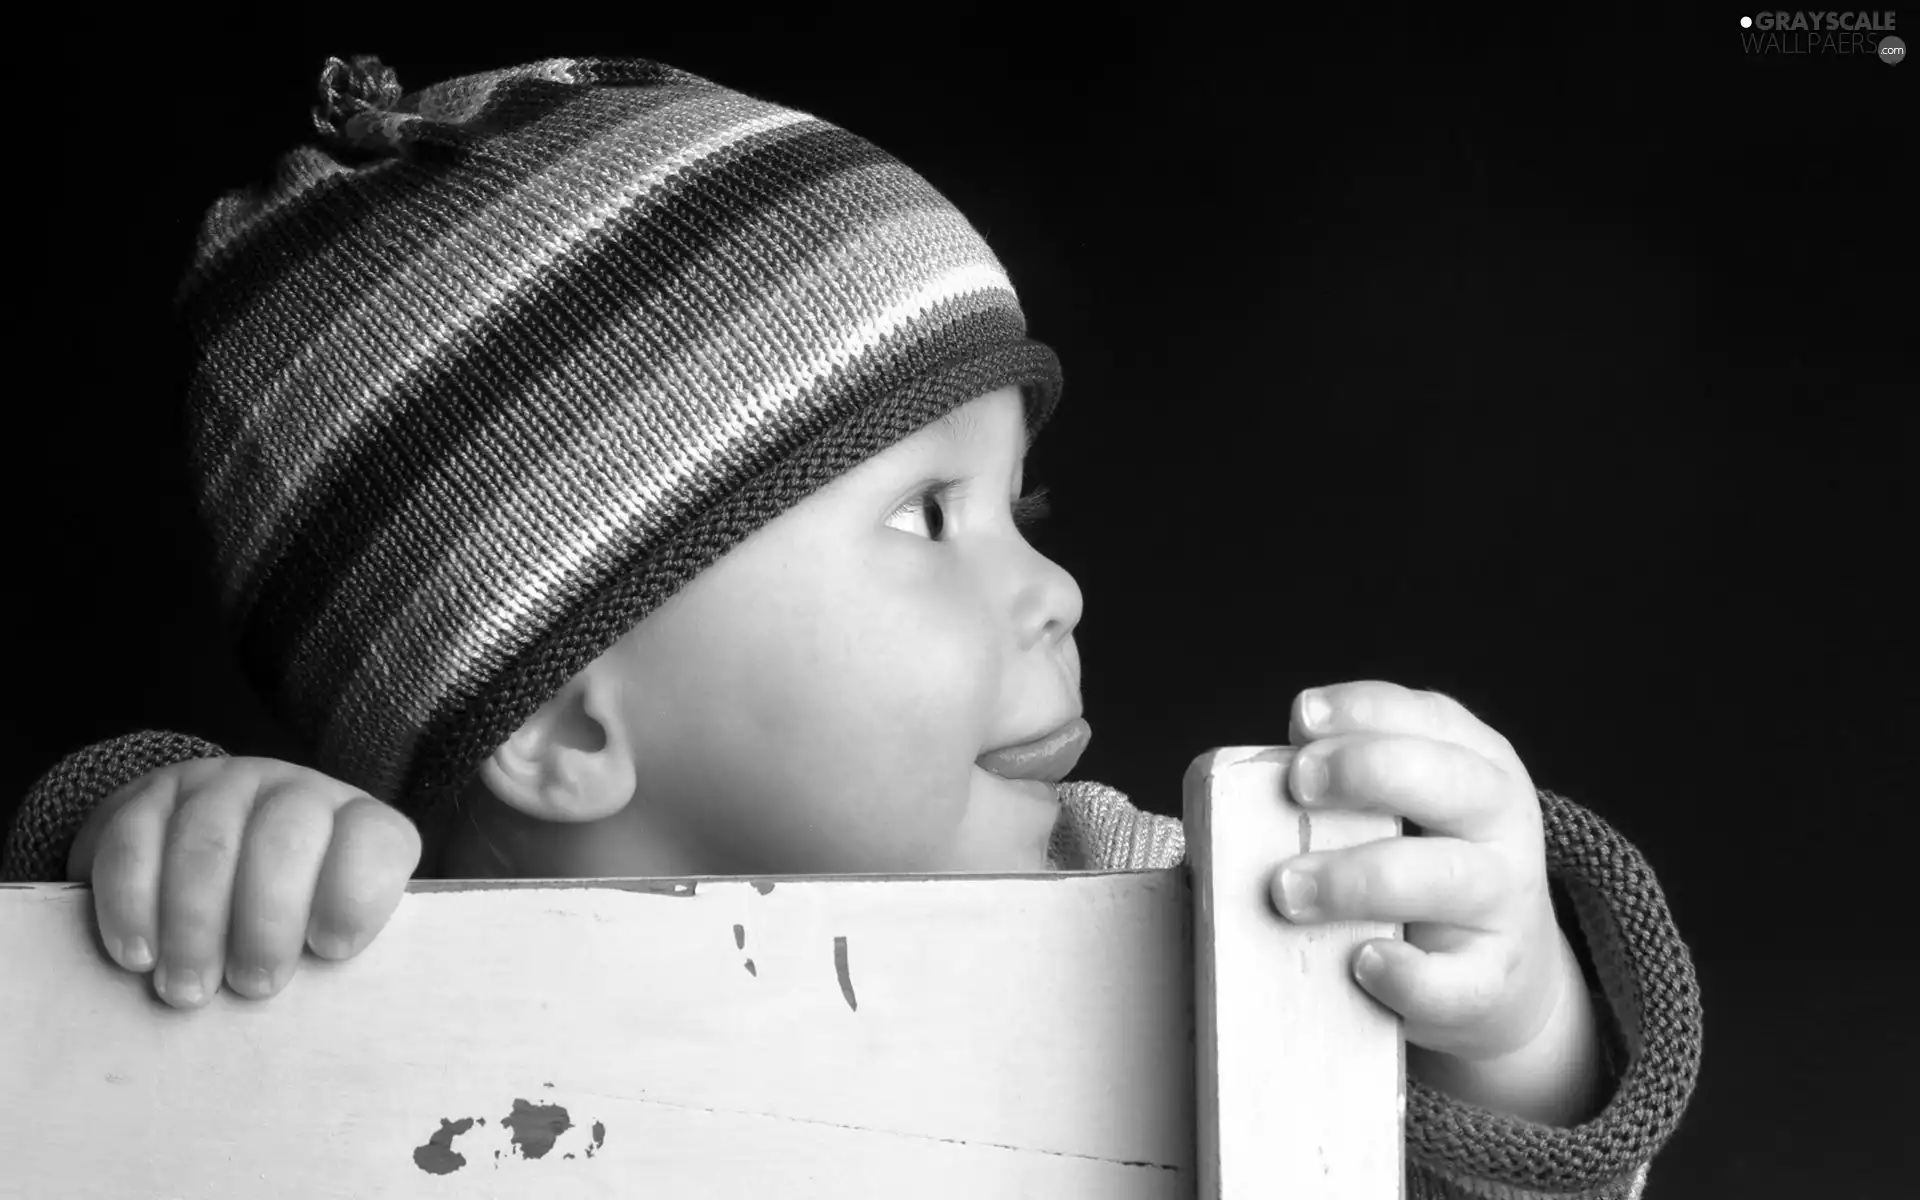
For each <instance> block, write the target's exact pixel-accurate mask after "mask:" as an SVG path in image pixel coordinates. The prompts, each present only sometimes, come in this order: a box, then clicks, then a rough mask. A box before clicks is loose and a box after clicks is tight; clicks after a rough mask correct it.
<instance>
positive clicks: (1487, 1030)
mask: <svg viewBox="0 0 1920 1200" xmlns="http://www.w3.org/2000/svg"><path fill="white" fill-rule="evenodd" d="M1369 951H1371V952H1372V955H1377V956H1378V959H1377V962H1378V965H1377V966H1371V965H1370V959H1371V958H1372V955H1370V954H1369ZM1518 954H1519V946H1518V943H1517V942H1516V941H1515V940H1514V939H1512V938H1504V937H1492V936H1489V937H1482V938H1476V939H1474V940H1473V941H1472V942H1470V943H1468V944H1466V945H1465V946H1463V947H1462V948H1460V949H1458V950H1452V951H1448V952H1446V953H1439V954H1429V953H1427V952H1426V951H1423V950H1421V949H1420V948H1419V947H1417V946H1410V945H1408V944H1407V943H1406V942H1402V941H1396V940H1393V939H1390V938H1375V939H1373V940H1372V941H1369V942H1366V943H1364V944H1363V945H1361V946H1360V947H1358V948H1357V949H1356V950H1355V951H1354V956H1353V976H1354V979H1355V980H1356V981H1357V982H1358V983H1359V984H1360V987H1361V989H1362V990H1364V991H1365V992H1367V993H1368V994H1369V995H1371V996H1373V997H1374V998H1375V999H1376V1000H1378V1001H1380V1003H1382V1004H1384V1005H1386V1006H1387V1007H1388V1008H1390V1009H1392V1010H1393V1011H1395V1012H1397V1013H1399V1014H1400V1015H1401V1017H1402V1018H1404V1021H1405V1024H1404V1026H1403V1033H1404V1035H1405V1037H1406V1039H1407V1042H1408V1043H1409V1044H1411V1045H1415V1046H1420V1047H1423V1048H1425V1049H1427V1050H1433V1051H1436V1052H1438V1053H1441V1054H1452V1055H1457V1056H1459V1057H1462V1058H1483V1057H1486V1056H1487V1055H1488V1054H1490V1053H1498V1052H1501V1051H1505V1050H1510V1049H1514V1048H1517V1047H1518V1046H1520V1045H1524V1044H1525V1043H1526V1041H1527V1040H1528V1038H1530V1037H1531V1032H1529V1031H1527V1030H1520V1031H1518V1032H1517V1033H1516V1031H1515V1030H1513V1029H1507V1028H1502V1026H1503V1025H1505V1024H1507V1023H1508V1022H1510V1020H1511V1017H1510V1015H1509V1014H1508V1011H1507V1010H1508V1008H1509V1007H1510V992H1511V989H1512V984H1511V982H1510V980H1511V976H1512V975H1513V972H1514V970H1515V969H1516V966H1517V962H1518Z"/></svg>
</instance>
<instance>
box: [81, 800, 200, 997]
mask: <svg viewBox="0 0 1920 1200" xmlns="http://www.w3.org/2000/svg"><path fill="white" fill-rule="evenodd" d="M130 786H134V787H135V788H136V791H135V793H134V795H133V796H132V797H131V798H130V799H127V800H125V802H124V803H121V805H120V810H119V811H118V812H116V813H115V814H114V815H113V816H112V818H111V819H109V820H108V821H107V823H106V825H105V826H104V827H103V828H102V829H101V831H100V836H99V843H98V845H96V846H95V847H94V848H93V849H92V850H91V852H90V853H91V854H92V857H93V864H92V867H91V868H90V870H89V872H88V882H89V883H90V884H91V885H92V887H93V911H94V919H95V920H96V921H98V922H99V925H100V940H101V942H102V943H104V944H105V945H106V948H107V953H108V954H109V955H110V956H111V957H112V958H113V961H115V962H117V963H119V964H120V965H121V966H122V967H125V968H126V969H127V970H129V971H142V972H144V971H151V970H152V969H153V965H154V961H155V956H154V948H155V947H156V946H157V945H159V941H160V937H159V916H160V860H161V847H162V846H163V845H165V843H166V838H167V823H168V822H169V821H171V820H172V819H173V809H174V804H175V802H176V800H177V798H178V795H179V790H180V775H179V774H178V773H177V772H173V771H164V772H159V773H156V774H154V775H151V776H145V777H143V778H142V779H141V780H140V781H139V782H138V783H137V784H136V785H130ZM118 798H119V797H118V793H116V794H115V795H114V796H112V797H109V798H108V801H109V802H110V803H111V802H115V801H116V800H118Z"/></svg>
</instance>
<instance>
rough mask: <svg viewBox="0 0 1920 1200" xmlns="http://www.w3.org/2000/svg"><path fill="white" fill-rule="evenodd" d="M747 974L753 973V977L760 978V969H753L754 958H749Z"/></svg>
mask: <svg viewBox="0 0 1920 1200" xmlns="http://www.w3.org/2000/svg"><path fill="white" fill-rule="evenodd" d="M747 974H749V975H751V976H753V977H754V978H755V979H758V978H760V972H758V971H756V970H754V969H753V960H752V959H748V960H747Z"/></svg>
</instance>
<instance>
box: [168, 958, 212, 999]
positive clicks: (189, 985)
mask: <svg viewBox="0 0 1920 1200" xmlns="http://www.w3.org/2000/svg"><path fill="white" fill-rule="evenodd" d="M162 983H163V991H162V994H163V995H164V996H165V997H166V999H167V1003H169V1004H185V1005H194V1004H198V1003H200V1001H201V999H202V998H203V997H204V996H205V992H204V990H203V989H202V988H201V986H200V976H199V974H198V973H196V972H194V971H189V970H187V969H186V968H185V967H175V968H174V969H173V970H171V971H168V972H166V974H165V978H164V979H163V981H162Z"/></svg>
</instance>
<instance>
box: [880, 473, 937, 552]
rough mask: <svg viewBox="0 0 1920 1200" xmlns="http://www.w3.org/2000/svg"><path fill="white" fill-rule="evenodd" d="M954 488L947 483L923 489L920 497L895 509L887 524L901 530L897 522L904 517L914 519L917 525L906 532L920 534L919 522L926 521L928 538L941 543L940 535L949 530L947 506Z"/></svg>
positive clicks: (907, 528)
mask: <svg viewBox="0 0 1920 1200" xmlns="http://www.w3.org/2000/svg"><path fill="white" fill-rule="evenodd" d="M952 488H953V484H952V482H946V483H937V484H934V485H933V486H931V487H928V488H924V489H922V490H921V491H920V493H919V494H918V495H916V496H914V497H913V498H912V499H911V500H908V501H907V502H906V503H905V504H902V505H901V506H900V507H899V508H896V509H894V510H893V515H892V516H890V517H888V518H887V524H888V525H890V526H893V527H894V528H896V529H899V528H901V526H899V525H897V524H895V523H896V522H897V521H899V520H900V519H901V518H902V517H906V518H912V519H915V523H914V524H913V525H911V526H907V527H906V528H905V532H908V533H918V532H920V528H919V520H920V519H924V520H925V523H926V536H927V537H928V538H930V539H932V540H933V541H936V542H937V541H939V540H940V535H941V534H942V533H944V532H946V528H947V513H946V507H945V506H946V504H947V501H948V497H949V496H950V495H951V491H952Z"/></svg>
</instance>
